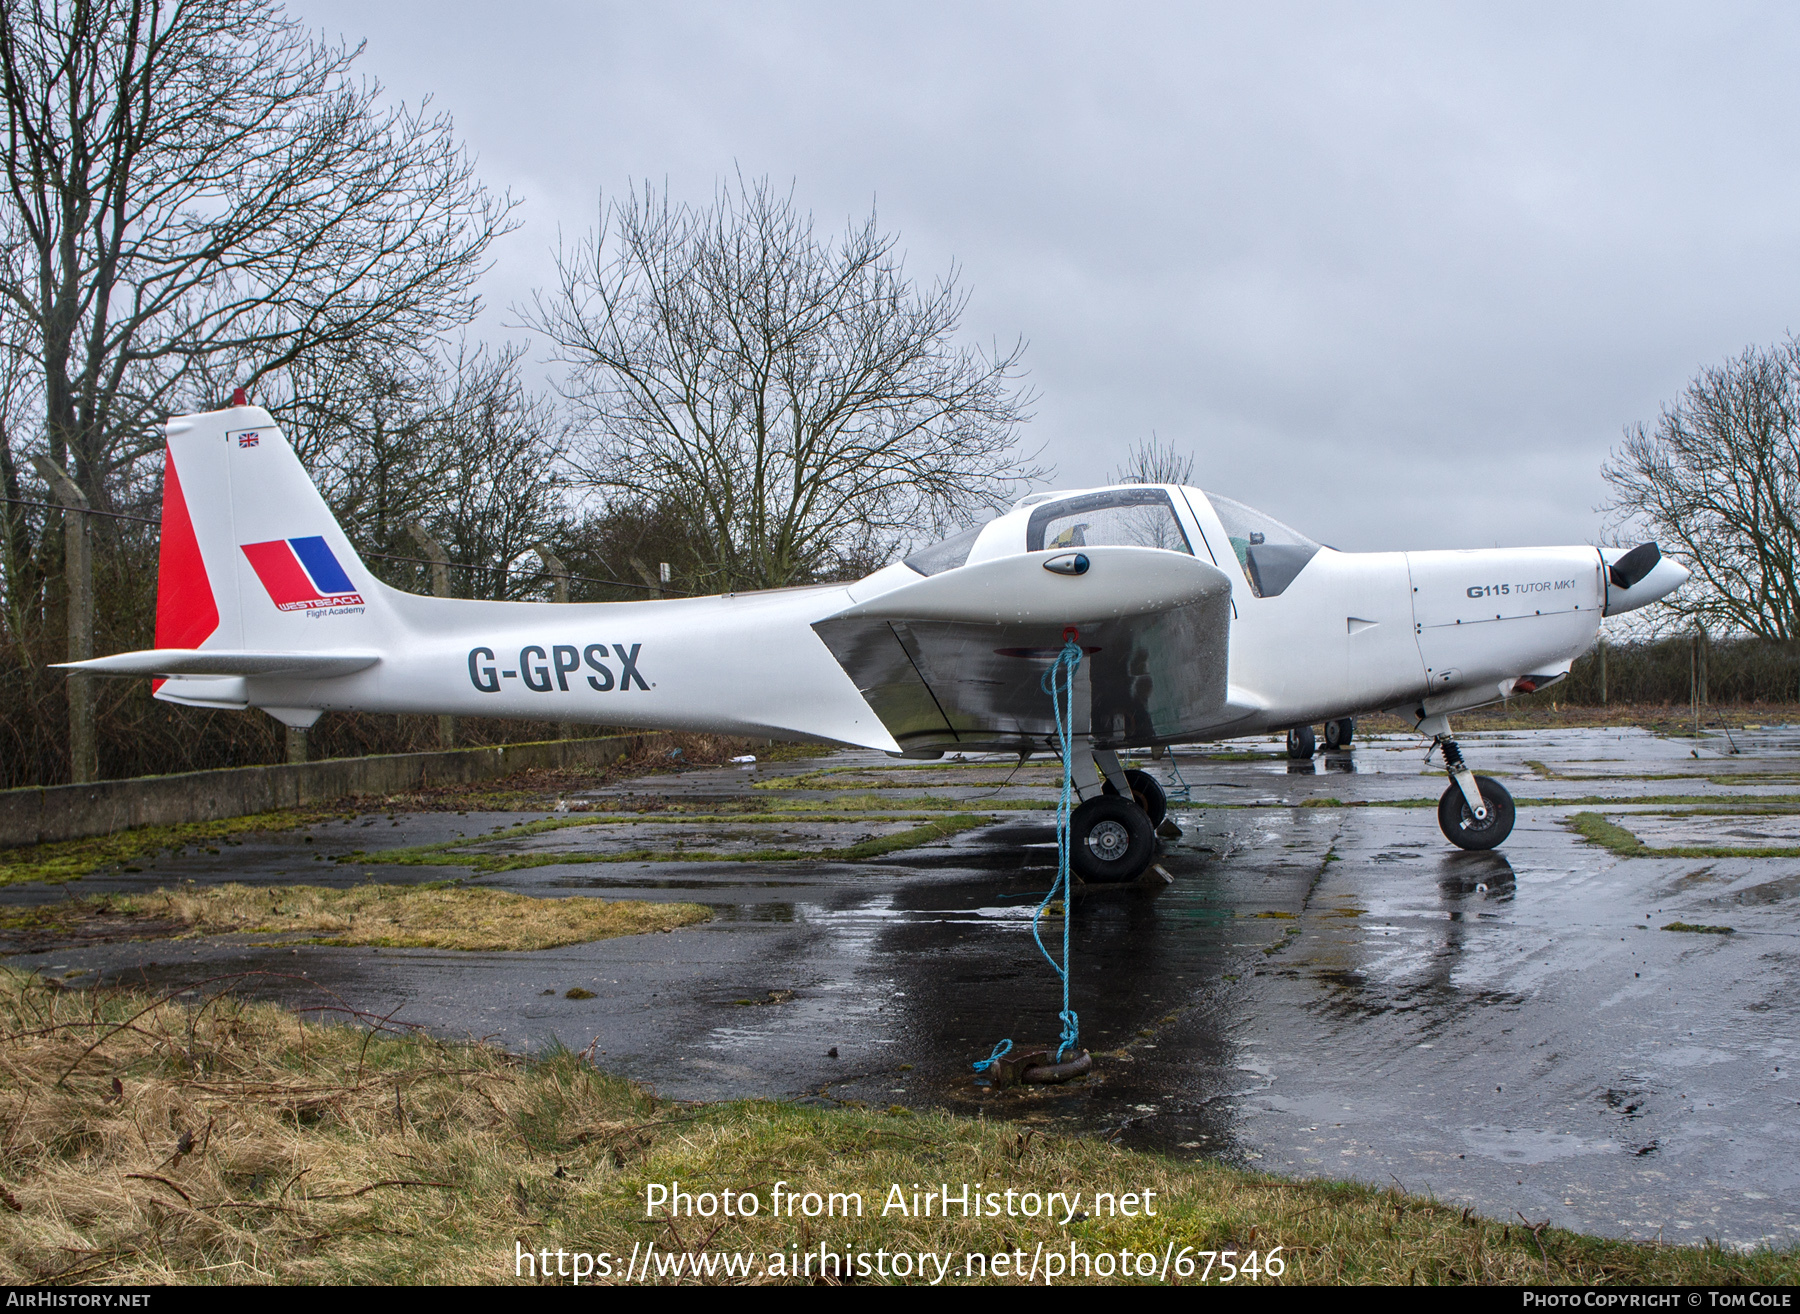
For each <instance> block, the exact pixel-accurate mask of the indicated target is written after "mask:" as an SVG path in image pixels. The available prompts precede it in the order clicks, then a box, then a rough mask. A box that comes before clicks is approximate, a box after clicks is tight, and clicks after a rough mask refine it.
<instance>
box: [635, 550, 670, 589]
mask: <svg viewBox="0 0 1800 1314" xmlns="http://www.w3.org/2000/svg"><path fill="white" fill-rule="evenodd" d="M626 560H627V561H629V562H630V563H631V568H632V569H633V570H635V571H636V572H637V577H638V578H639V579H641V580H643V581H644V586H645V587H646V588H648V589H649V590H650V596H651V597H653V598H660V597H662V595H663V585H665V584H667V583H668V582H669V563H668V562H666V561H665V562H662V563H661V565H662V569H661V570H659V571H658V572H657V573H656V574H654V575H652V574H651V573H650V567H648V566H646V565H645V564H644V563H643V562H642V561H639V560H638V559H637V558H636V557H627V558H626Z"/></svg>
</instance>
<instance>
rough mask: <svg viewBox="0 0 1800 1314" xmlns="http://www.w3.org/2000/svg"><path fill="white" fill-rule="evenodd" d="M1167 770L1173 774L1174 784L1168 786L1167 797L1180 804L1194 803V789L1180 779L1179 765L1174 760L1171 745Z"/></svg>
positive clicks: (1173, 751)
mask: <svg viewBox="0 0 1800 1314" xmlns="http://www.w3.org/2000/svg"><path fill="white" fill-rule="evenodd" d="M1169 770H1171V771H1173V772H1174V773H1175V784H1174V785H1171V786H1169V797H1170V798H1171V799H1175V800H1178V801H1179V802H1182V803H1191V802H1193V801H1194V787H1193V786H1192V785H1190V784H1188V782H1187V781H1185V780H1183V779H1182V778H1181V763H1179V762H1177V761H1176V760H1175V749H1174V747H1173V745H1171V746H1170V748H1169Z"/></svg>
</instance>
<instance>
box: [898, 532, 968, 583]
mask: <svg viewBox="0 0 1800 1314" xmlns="http://www.w3.org/2000/svg"><path fill="white" fill-rule="evenodd" d="M986 528H987V526H986V525H976V526H975V528H973V529H965V530H963V532H962V533H960V534H954V535H952V536H951V537H949V538H947V539H945V540H944V541H943V542H941V543H933V544H932V545H931V546H930V547H922V548H920V549H919V550H918V551H917V552H915V553H913V554H912V555H911V556H910V557H908V558H906V564H907V565H909V566H911V567H912V568H913V569H914V570H916V571H918V572H919V573H920V574H921V575H938V574H941V573H943V572H944V571H946V570H955V569H956V568H957V567H958V566H960V565H962V564H963V562H965V561H967V560H968V559H969V553H971V552H973V551H974V550H975V540H976V539H978V538H980V537H981V531H982V530H984V529H986Z"/></svg>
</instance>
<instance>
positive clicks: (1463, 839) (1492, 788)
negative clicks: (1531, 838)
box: [1438, 776, 1514, 849]
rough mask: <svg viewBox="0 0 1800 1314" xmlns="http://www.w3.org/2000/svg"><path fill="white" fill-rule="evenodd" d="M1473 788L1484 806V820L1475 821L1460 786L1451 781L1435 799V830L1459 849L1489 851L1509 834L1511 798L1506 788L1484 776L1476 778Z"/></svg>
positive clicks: (1511, 822)
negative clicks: (1436, 803)
mask: <svg viewBox="0 0 1800 1314" xmlns="http://www.w3.org/2000/svg"><path fill="white" fill-rule="evenodd" d="M1475 786H1476V788H1477V789H1479V790H1480V791H1481V801H1482V803H1483V804H1484V805H1486V807H1487V813H1488V814H1487V820H1485V821H1478V820H1476V818H1475V813H1474V811H1473V810H1472V809H1471V808H1470V807H1469V800H1468V799H1466V798H1464V797H1463V792H1462V786H1460V785H1458V784H1457V783H1456V782H1455V781H1454V780H1452V781H1451V782H1450V788H1449V789H1446V790H1445V791H1444V796H1443V797H1442V798H1440V799H1439V800H1438V829H1439V830H1441V831H1443V832H1444V838H1445V839H1447V840H1449V841H1450V842H1451V843H1452V844H1454V845H1456V846H1457V847H1458V848H1463V849H1491V848H1493V847H1495V846H1496V845H1498V844H1502V843H1504V842H1505V840H1506V837H1507V836H1508V835H1510V834H1512V828H1513V815H1514V814H1513V801H1512V795H1511V794H1509V793H1507V792H1506V786H1505V785H1502V784H1501V783H1500V782H1499V781H1498V780H1493V779H1491V778H1489V777H1487V776H1476V777H1475Z"/></svg>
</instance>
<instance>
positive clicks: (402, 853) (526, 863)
mask: <svg viewBox="0 0 1800 1314" xmlns="http://www.w3.org/2000/svg"><path fill="white" fill-rule="evenodd" d="M768 819H769V820H772V821H780V822H784V823H785V822H791V821H793V820H795V819H796V818H795V817H794V816H792V815H786V814H784V815H780V816H775V817H770V818H768ZM821 819H825V820H833V821H837V820H841V819H842V818H841V817H837V816H831V817H827V818H821ZM870 819H871V820H873V819H874V818H870ZM883 819H884V820H885V818H883ZM629 820H634V818H621V817H613V818H602V819H598V820H596V819H595V818H592V817H581V818H559V819H557V820H555V821H537V822H530V823H527V824H525V825H521V826H511V827H508V828H507V829H505V830H503V831H499V832H490V833H488V834H485V835H472V836H469V837H467V838H465V839H456V840H445V841H443V842H441V843H438V844H421V845H418V846H416V847H414V848H407V849H386V850H382V851H380V852H375V853H352V854H347V855H344V856H342V857H339V858H338V859H337V861H338V862H340V863H354V864H357V865H365V866H378V865H383V864H385V865H388V866H400V867H466V868H469V869H471V870H473V871H476V872H479V873H482V874H488V873H492V872H502V871H520V870H522V869H524V868H527V867H555V866H560V865H563V864H565V863H591V862H807V861H815V862H855V861H857V860H859V859H862V858H878V857H881V856H882V855H884V854H888V853H897V852H899V851H900V850H902V849H911V848H917V847H918V846H919V845H921V844H931V843H933V842H935V841H937V840H940V839H948V838H949V837H950V836H952V835H957V834H960V833H961V832H963V831H965V830H973V829H974V828H975V827H977V826H986V825H989V824H990V823H992V822H993V820H994V818H993V817H990V816H986V815H983V814H980V813H971V812H957V813H952V814H951V815H949V816H945V817H929V818H924V819H922V820H923V824H922V825H918V826H914V827H913V828H912V829H910V830H903V831H899V832H897V833H895V834H893V835H877V836H875V837H873V838H871V839H866V840H863V841H861V842H859V843H856V844H847V845H844V846H842V847H838V848H822V849H755V850H751V851H748V852H744V853H718V852H713V851H711V850H706V849H648V848H646V849H628V850H624V851H622V852H618V853H583V852H581V851H580V850H572V851H571V850H560V851H555V852H539V853H467V852H464V851H463V850H464V849H466V848H467V847H468V846H469V845H472V844H481V843H486V842H489V841H492V840H496V839H510V838H512V837H513V836H516V835H531V834H536V833H539V832H541V831H545V830H560V829H565V828H567V827H570V826H592V825H619V824H623V823H624V822H625V821H629ZM670 820H681V821H690V822H691V821H696V820H717V821H731V822H736V823H743V822H744V821H746V820H747V818H745V817H743V816H736V817H729V818H727V817H717V818H707V817H700V818H696V817H691V816H690V817H680V818H670Z"/></svg>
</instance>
